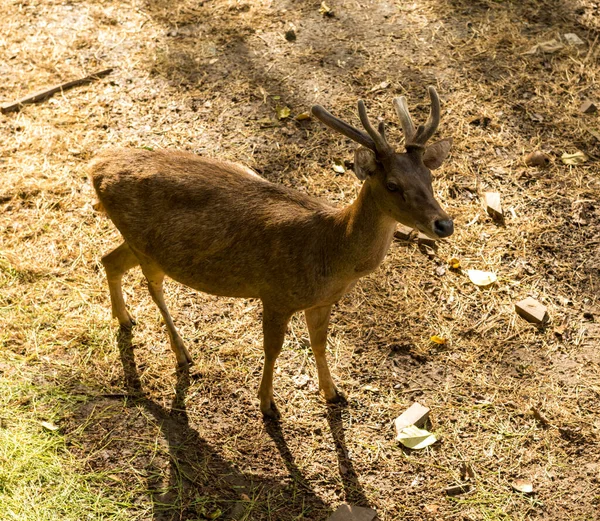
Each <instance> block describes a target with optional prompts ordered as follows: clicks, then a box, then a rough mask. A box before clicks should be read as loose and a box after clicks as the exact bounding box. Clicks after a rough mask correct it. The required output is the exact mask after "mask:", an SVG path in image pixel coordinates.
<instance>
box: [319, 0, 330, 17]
mask: <svg viewBox="0 0 600 521" xmlns="http://www.w3.org/2000/svg"><path fill="white" fill-rule="evenodd" d="M319 13H321V14H322V15H323V16H329V17H332V16H333V11H332V10H331V7H329V6H328V5H327V4H326V3H325V2H321V7H319Z"/></svg>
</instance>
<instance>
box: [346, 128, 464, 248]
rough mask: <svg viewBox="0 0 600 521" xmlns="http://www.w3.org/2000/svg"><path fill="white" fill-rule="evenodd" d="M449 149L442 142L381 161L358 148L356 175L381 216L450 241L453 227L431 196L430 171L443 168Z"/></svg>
mask: <svg viewBox="0 0 600 521" xmlns="http://www.w3.org/2000/svg"><path fill="white" fill-rule="evenodd" d="M450 146H451V142H450V141H449V140H442V141H439V142H437V143H435V144H433V145H431V146H430V147H427V149H425V151H423V150H422V149H421V150H418V149H411V150H409V151H408V152H406V153H393V152H392V153H390V154H385V155H383V156H380V157H377V156H379V154H375V153H374V152H372V151H371V150H368V149H366V148H364V147H360V148H358V149H357V150H356V153H355V158H354V159H355V161H354V163H355V172H356V174H357V176H358V177H359V179H364V180H365V182H368V183H370V185H371V190H372V191H373V195H374V197H375V200H376V201H377V204H378V206H379V208H380V210H381V211H382V212H384V213H386V214H388V215H389V216H390V217H393V218H394V219H395V220H396V221H398V222H400V223H402V224H404V225H405V226H410V227H412V228H416V229H417V230H419V231H421V232H423V233H424V234H426V235H428V236H430V237H433V238H436V239H437V238H442V237H449V236H450V235H452V233H453V232H454V223H453V221H452V219H451V218H450V217H449V216H448V214H447V213H446V212H444V210H442V208H441V207H440V205H439V203H438V202H437V200H436V199H435V197H434V195H433V187H432V176H431V169H434V168H437V167H439V166H440V165H441V164H442V161H443V160H444V159H445V158H446V156H447V154H448V152H449V150H450Z"/></svg>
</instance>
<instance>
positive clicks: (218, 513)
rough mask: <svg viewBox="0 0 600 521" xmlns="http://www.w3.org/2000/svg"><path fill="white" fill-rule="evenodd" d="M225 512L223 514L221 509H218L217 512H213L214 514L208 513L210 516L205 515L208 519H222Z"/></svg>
mask: <svg viewBox="0 0 600 521" xmlns="http://www.w3.org/2000/svg"><path fill="white" fill-rule="evenodd" d="M222 513H223V512H221V509H220V508H217V509H216V510H213V511H212V512H210V513H208V514H204V515H205V516H206V518H207V519H218V518H219V517H221V514H222Z"/></svg>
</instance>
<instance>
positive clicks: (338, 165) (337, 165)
mask: <svg viewBox="0 0 600 521" xmlns="http://www.w3.org/2000/svg"><path fill="white" fill-rule="evenodd" d="M332 168H333V170H334V171H335V172H337V173H338V174H343V173H344V172H345V171H346V169H345V168H344V162H343V161H342V160H341V159H334V160H333V166H332Z"/></svg>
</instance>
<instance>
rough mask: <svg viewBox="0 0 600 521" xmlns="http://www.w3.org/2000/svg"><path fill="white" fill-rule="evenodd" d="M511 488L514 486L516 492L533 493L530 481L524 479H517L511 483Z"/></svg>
mask: <svg viewBox="0 0 600 521" xmlns="http://www.w3.org/2000/svg"><path fill="white" fill-rule="evenodd" d="M512 488H514V489H515V490H516V491H517V492H522V493H523V494H531V493H533V485H532V484H531V482H530V481H527V480H525V479H517V480H515V482H514V483H513V484H512Z"/></svg>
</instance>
